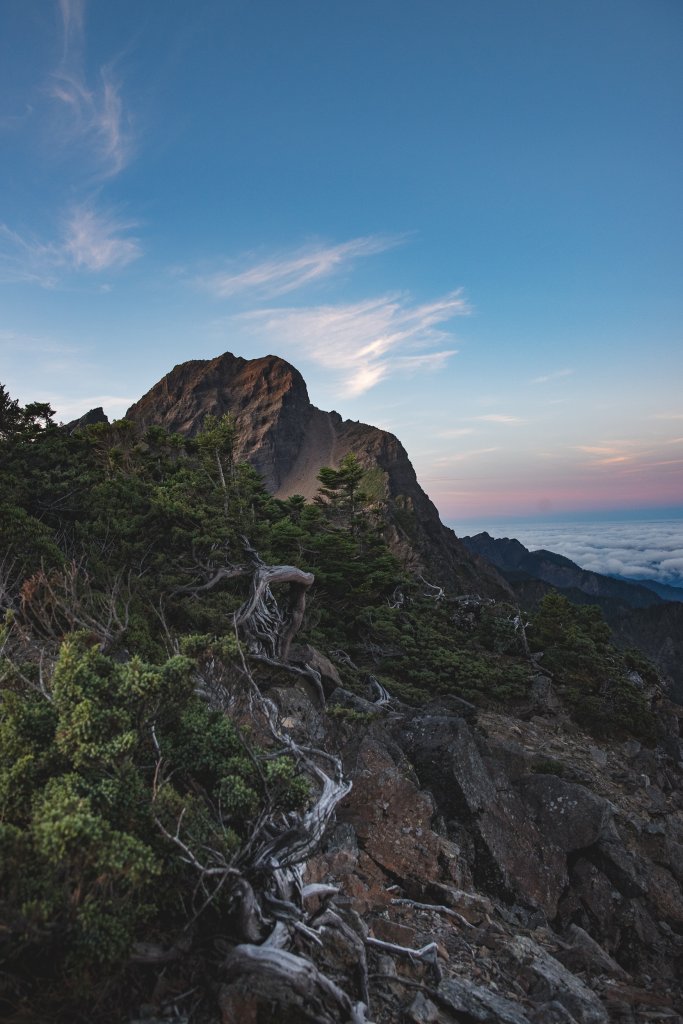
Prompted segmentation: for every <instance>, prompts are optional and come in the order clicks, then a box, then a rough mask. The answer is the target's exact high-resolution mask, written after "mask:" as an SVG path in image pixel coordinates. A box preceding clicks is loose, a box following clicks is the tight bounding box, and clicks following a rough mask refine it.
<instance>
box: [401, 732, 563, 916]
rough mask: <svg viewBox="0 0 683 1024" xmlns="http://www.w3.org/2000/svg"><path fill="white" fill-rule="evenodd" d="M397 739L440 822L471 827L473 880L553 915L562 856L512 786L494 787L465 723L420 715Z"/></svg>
mask: <svg viewBox="0 0 683 1024" xmlns="http://www.w3.org/2000/svg"><path fill="white" fill-rule="evenodd" d="M401 742H402V744H403V746H404V749H405V750H406V752H407V753H408V755H409V757H410V758H411V760H412V762H413V764H414V766H415V769H416V771H417V774H418V777H419V779H420V782H421V783H422V785H424V786H427V787H428V788H429V789H430V791H431V792H432V793H433V795H434V799H435V801H436V803H437V806H438V808H439V811H440V812H441V814H442V815H443V816H444V818H445V819H446V821H447V822H448V821H449V820H450V821H453V822H454V823H455V824H456V830H457V823H465V824H466V825H467V828H468V830H469V831H471V832H473V833H474V846H475V858H474V863H473V865H472V871H473V874H474V877H475V881H477V882H478V883H479V884H480V885H482V886H483V887H484V888H485V889H487V890H493V891H496V890H497V891H498V892H499V893H500V894H501V895H504V896H507V897H510V896H512V897H516V898H521V899H522V900H523V901H526V902H527V903H529V904H531V905H532V906H534V907H538V908H540V909H541V910H543V912H544V913H545V914H547V915H548V916H549V917H553V916H554V915H555V912H556V909H557V901H558V899H559V896H560V894H561V893H562V890H563V889H564V887H565V885H566V882H567V870H566V858H565V856H564V854H563V853H562V851H561V850H560V849H559V848H558V847H557V846H556V845H555V844H553V843H552V842H548V839H547V838H546V837H545V836H544V835H543V833H542V832H541V831H540V830H539V829H538V828H537V826H536V825H535V823H534V821H533V820H532V818H531V817H530V815H529V814H528V813H527V811H526V808H525V806H524V804H523V803H522V801H521V800H520V798H519V796H518V795H517V794H516V792H515V791H514V789H513V788H512V787H511V786H510V787H508V788H507V789H501V788H500V784H499V785H498V786H497V785H496V782H494V780H493V778H492V777H491V774H490V773H489V771H488V769H487V767H486V764H485V762H484V759H483V758H482V755H481V754H480V752H479V749H478V747H477V743H476V741H475V739H474V736H473V734H472V731H471V730H470V728H469V726H468V724H467V722H466V721H465V720H464V719H463V718H458V717H454V716H452V715H448V714H437V713H433V714H425V715H422V716H419V717H417V718H414V719H413V720H412V721H411V722H409V723H408V724H407V725H404V727H403V731H402V735H401Z"/></svg>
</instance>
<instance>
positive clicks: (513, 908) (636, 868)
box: [220, 663, 683, 1024]
mask: <svg viewBox="0 0 683 1024" xmlns="http://www.w3.org/2000/svg"><path fill="white" fill-rule="evenodd" d="M340 673H341V677H340ZM343 673H344V668H343V666H341V665H340V666H339V672H338V671H337V670H336V669H335V668H333V667H332V666H329V663H328V670H327V673H325V672H323V675H324V677H326V678H325V680H324V681H325V683H326V689H327V692H328V695H329V696H328V708H327V711H325V710H324V709H323V708H321V707H320V705H319V704H318V702H317V700H316V699H315V698H314V697H313V696H312V695H311V694H310V693H307V692H306V690H305V688H302V687H301V686H300V685H297V686H294V687H292V686H291V685H290V684H289V683H288V682H286V681H282V682H280V681H278V679H277V677H271V679H270V684H271V686H270V689H269V693H270V695H271V696H272V699H273V701H274V704H275V705H276V706H277V707H278V709H279V716H280V721H281V722H282V723H283V725H286V726H287V727H288V728H289V729H290V731H291V735H292V736H293V738H294V740H295V741H296V742H298V743H306V744H313V745H315V746H316V747H322V748H324V749H326V750H328V751H330V752H335V753H336V754H337V755H338V756H339V757H340V758H341V759H342V761H343V765H344V769H345V773H346V775H347V777H348V778H349V779H351V780H352V782H353V788H352V790H351V792H350V794H349V795H348V796H347V797H346V799H345V800H344V802H343V804H341V805H340V807H339V808H338V810H337V823H336V826H335V827H334V828H333V829H332V830H331V831H330V832H328V834H327V836H326V837H325V839H324V841H323V844H322V848H321V849H320V851H319V852H318V854H317V855H316V856H314V857H313V858H312V859H311V860H310V861H309V862H308V865H307V867H306V873H305V877H304V882H305V883H306V884H307V885H309V886H312V887H314V888H313V889H312V890H311V891H320V892H327V893H334V894H335V895H334V896H333V904H334V907H335V910H334V913H335V915H337V918H336V919H337V921H339V920H340V919H341V920H343V921H344V922H345V925H346V927H345V929H344V928H342V927H340V926H337V927H336V928H332V927H330V928H329V929H327V930H325V929H323V932H322V933H321V934H322V935H323V938H322V942H321V944H320V945H318V946H313V945H311V944H307V943H306V942H305V940H303V941H302V949H303V948H304V947H305V948H306V950H307V953H306V955H308V956H310V957H311V959H312V960H313V961H314V962H315V964H316V965H317V967H318V969H320V970H321V971H324V972H325V974H326V975H327V977H328V978H330V979H333V980H334V982H335V984H337V985H338V986H340V987H341V988H342V989H343V990H344V991H345V992H347V993H348V994H349V996H350V997H351V998H352V1000H362V1001H363V1002H364V1003H365V1004H366V1006H367V1004H369V1007H370V1010H369V1013H368V1015H367V1017H361V1016H359V1017H358V1018H355V1017H354V1018H349V1019H353V1020H356V1019H358V1020H359V1021H360V1020H368V1021H369V1020H372V1021H373V1022H375V1024H406V1022H408V1024H411V1022H412V1024H458V1022H459V1024H473V1022H474V1024H477V1022H478V1024H501V1022H502V1024H608V1022H614V1024H645V1022H649V1021H655V1020H656V1021H669V1022H672V1024H680V1022H681V1017H680V1016H679V1013H680V1012H681V1010H682V1009H683V1003H682V998H683V992H682V990H681V978H682V977H683V892H682V890H681V883H683V862H682V860H681V855H682V853H683V788H682V786H683V761H682V760H681V758H682V756H683V751H682V748H681V740H680V735H681V725H682V724H683V711H681V709H680V708H677V707H676V706H675V705H672V704H669V703H668V702H666V701H664V702H662V703H661V704H660V707H659V711H658V730H659V740H658V742H657V744H656V745H655V746H654V747H652V748H647V747H644V746H642V745H641V744H640V743H639V742H637V741H635V740H627V741H625V742H611V743H608V742H605V741H600V742H598V741H596V740H594V739H593V738H591V737H590V736H589V735H587V734H585V733H583V732H581V731H580V730H579V729H577V727H576V726H575V725H573V724H572V723H571V722H570V720H569V719H568V718H567V717H566V715H565V714H564V712H563V710H562V707H561V704H560V702H559V701H558V700H556V699H551V696H552V695H549V691H548V687H547V686H546V687H545V688H542V687H539V688H537V699H536V703H535V704H534V706H533V707H529V708H527V709H526V710H525V712H524V714H522V715H520V716H515V715H501V714H496V713H491V712H487V713H483V712H480V713H479V714H477V713H476V712H475V711H474V709H473V708H471V707H466V706H465V705H464V703H463V702H457V701H451V702H450V703H449V701H448V700H437V701H435V702H434V703H433V704H431V705H429V706H426V707H423V708H420V709H413V708H408V707H406V706H405V705H402V704H401V703H400V702H398V701H393V700H390V701H389V702H388V703H387V701H386V700H384V701H382V702H380V704H379V705H378V704H372V703H371V701H370V698H371V696H372V693H371V689H370V688H369V689H368V695H367V696H368V699H367V700H365V699H363V698H362V697H360V696H358V695H354V694H352V693H350V692H349V691H348V690H344V689H343ZM340 682H341V683H342V685H341V686H340V685H339V683H340ZM548 682H549V681H548V680H546V683H548ZM330 710H331V711H332V714H330ZM463 713H464V716H465V717H463ZM315 887H319V888H315ZM314 913H315V911H314ZM325 913H326V912H325V910H324V908H323V909H321V910H320V911H319V912H318V915H319V916H318V918H316V920H319V919H320V920H322V918H323V916H324V914H325ZM359 940H360V942H359ZM363 944H364V945H365V947H366V952H363V949H362V946H363ZM359 951H360V952H359ZM366 972H367V973H366ZM298 998H299V997H298V996H297V994H296V993H295V992H294V993H293V992H292V991H291V990H289V991H288V993H287V996H286V997H285V996H283V1000H282V1001H283V1003H286V1004H287V1007H288V1010H289V1012H290V1014H292V1013H293V1015H292V1016H291V1017H290V1016H287V1018H286V1019H287V1021H290V1019H291V1021H292V1022H293V1021H294V1020H295V1019H296V1020H301V1021H308V1020H315V1021H325V1022H327V1024H331V1022H332V1021H335V1020H341V1019H342V1018H340V1017H339V1016H335V1014H334V1012H333V1011H330V1010H329V1008H328V1009H327V1011H326V1010H324V1008H320V1007H319V1008H318V1009H317V1011H312V1010H311V1008H310V1006H307V1004H306V1002H305V1000H302V1001H301V1003H300V1005H299V1003H298V1001H297V1000H298ZM220 1002H221V1007H222V1014H223V1016H222V1024H238V1022H239V1024H242V1022H243V1021H261V1020H263V1021H264V1022H265V1021H270V1020H271V1019H275V1017H272V1018H271V1017H270V1016H268V1013H269V1008H268V1005H266V1004H267V999H265V997H264V996H262V995H260V994H259V985H258V981H257V980H256V979H254V978H249V979H237V980H235V981H234V982H232V983H230V984H228V985H226V986H224V987H223V989H222V990H221V996H220ZM297 1007H298V1010H297ZM297 1012H298V1016H297V1015H296V1014H297ZM326 1013H327V1014H328V1015H326ZM278 1019H280V1018H278ZM344 1019H346V1018H344Z"/></svg>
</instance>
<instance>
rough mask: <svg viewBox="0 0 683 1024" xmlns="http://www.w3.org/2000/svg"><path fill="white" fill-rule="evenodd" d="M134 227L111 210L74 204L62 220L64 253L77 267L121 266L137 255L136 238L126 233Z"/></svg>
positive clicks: (139, 250)
mask: <svg viewBox="0 0 683 1024" xmlns="http://www.w3.org/2000/svg"><path fill="white" fill-rule="evenodd" d="M134 228H135V223H134V222H133V221H125V220H121V219H120V218H117V217H116V215H115V214H114V213H112V212H106V211H97V210H95V209H94V208H93V207H92V206H89V205H85V206H77V207H75V208H74V209H73V210H72V211H71V213H70V215H69V218H68V221H67V224H66V233H65V238H64V243H63V252H64V255H65V256H66V258H67V260H69V261H70V262H71V263H72V264H73V266H74V267H76V268H77V269H79V268H83V269H85V270H90V271H94V272H98V271H101V270H111V269H113V268H116V267H125V266H126V264H127V263H132V261H133V260H136V259H137V258H138V257H139V256H140V255H141V249H140V246H139V244H138V241H137V239H136V238H133V237H131V236H130V235H127V234H126V233H127V232H129V231H131V230H133V229H134Z"/></svg>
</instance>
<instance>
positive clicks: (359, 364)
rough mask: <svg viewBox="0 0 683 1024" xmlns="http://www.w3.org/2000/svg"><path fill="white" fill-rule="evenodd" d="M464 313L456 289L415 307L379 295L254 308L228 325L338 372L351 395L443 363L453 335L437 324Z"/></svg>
mask: <svg viewBox="0 0 683 1024" xmlns="http://www.w3.org/2000/svg"><path fill="white" fill-rule="evenodd" d="M468 311H469V310H468V307H467V303H466V302H465V300H464V299H463V297H462V295H461V293H460V292H451V293H449V294H448V295H445V296H444V297H443V298H441V299H437V300H436V301H435V302H431V303H424V304H418V305H416V304H413V303H412V302H411V301H410V300H409V299H408V298H406V297H404V296H396V295H384V296H381V297H379V298H375V299H369V300H367V301H365V302H360V303H351V304H346V305H336V306H331V305H330V306H313V307H304V308H294V309H289V308H271V309H265V310H254V311H252V312H250V313H244V314H241V315H239V316H236V317H233V318H231V323H233V324H235V323H238V324H242V325H243V326H247V327H248V328H249V329H251V330H253V331H257V332H258V334H259V337H260V338H261V339H263V338H265V339H267V340H268V343H269V344H272V345H273V346H274V347H275V349H276V350H280V351H282V350H292V349H294V350H295V351H296V352H297V353H300V354H301V356H302V357H303V358H309V359H311V360H312V361H313V362H314V363H316V364H317V365H319V366H322V367H324V368H325V369H326V370H327V371H333V372H334V371H337V374H338V378H339V382H340V384H341V387H342V389H343V391H344V393H345V394H346V395H349V396H355V395H360V394H362V393H363V392H365V391H368V390H369V389H370V388H372V387H374V386H375V385H377V384H378V383H379V382H380V381H381V380H384V379H385V378H386V377H388V376H390V375H391V374H394V373H397V372H400V371H404V372H405V371H408V372H414V371H416V370H420V369H432V370H433V369H438V368H439V367H440V366H443V365H444V363H445V362H446V361H447V360H448V359H449V358H450V357H451V356H452V355H454V354H455V352H456V350H455V349H454V348H451V347H448V348H445V347H443V346H444V345H449V344H450V343H451V342H452V341H453V338H452V335H451V334H449V333H448V332H447V331H445V330H444V329H443V327H442V325H443V324H446V323H447V322H448V321H450V320H452V319H453V318H454V317H456V316H462V315H464V314H466V313H467V312H468ZM430 350H431V351H430ZM434 350H435V351H434Z"/></svg>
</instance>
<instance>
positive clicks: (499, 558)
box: [460, 531, 664, 608]
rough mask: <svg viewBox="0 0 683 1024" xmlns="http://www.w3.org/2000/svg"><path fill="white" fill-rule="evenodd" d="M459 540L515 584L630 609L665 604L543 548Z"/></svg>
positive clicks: (643, 589) (645, 590)
mask: <svg viewBox="0 0 683 1024" xmlns="http://www.w3.org/2000/svg"><path fill="white" fill-rule="evenodd" d="M460 539H461V540H462V542H463V544H464V545H465V547H466V548H467V549H468V550H469V551H471V552H472V553H473V554H477V555H482V556H483V557H484V558H487V559H488V560H489V562H492V563H493V565H495V566H496V567H497V568H498V569H500V570H502V571H503V573H504V574H505V576H506V578H507V579H509V580H510V581H511V582H518V581H519V580H520V579H521V578H523V576H525V575H526V576H528V577H531V578H532V579H537V580H543V582H545V583H549V584H551V586H553V587H558V588H559V589H562V590H567V589H575V590H579V591H581V592H582V593H583V594H588V595H590V596H591V597H595V598H610V599H612V600H615V601H619V602H620V603H622V604H624V605H627V606H628V607H631V608H648V607H649V606H650V605H653V604H660V603H661V602H662V601H663V600H664V598H663V597H662V596H660V595H659V594H658V593H656V592H655V591H654V589H653V588H650V587H647V586H645V585H643V584H641V583H639V582H637V581H635V580H634V581H631V580H624V579H623V578H621V577H614V576H603V575H602V574H601V573H597V572H592V571H591V570H590V569H582V568H581V566H579V565H577V564H576V562H572V560H571V559H570V558H567V557H566V556H565V555H558V554H556V553H555V552H554V551H547V550H546V549H545V548H539V549H538V550H536V551H530V550H529V548H526V547H525V546H524V545H523V544H522V543H521V542H520V541H518V540H514V539H511V538H509V537H503V538H494V537H492V536H491V535H490V534H489V533H486V532H485V531H484V532H483V533H478V534H476V535H475V536H473V537H461V538H460Z"/></svg>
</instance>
